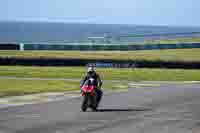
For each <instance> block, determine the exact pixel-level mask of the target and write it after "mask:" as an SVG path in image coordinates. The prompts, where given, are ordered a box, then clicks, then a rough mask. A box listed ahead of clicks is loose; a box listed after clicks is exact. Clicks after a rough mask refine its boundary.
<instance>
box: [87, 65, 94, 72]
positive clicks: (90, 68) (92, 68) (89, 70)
mask: <svg viewBox="0 0 200 133" xmlns="http://www.w3.org/2000/svg"><path fill="white" fill-rule="evenodd" d="M94 71H95V68H94V67H93V66H90V67H88V69H87V72H94Z"/></svg>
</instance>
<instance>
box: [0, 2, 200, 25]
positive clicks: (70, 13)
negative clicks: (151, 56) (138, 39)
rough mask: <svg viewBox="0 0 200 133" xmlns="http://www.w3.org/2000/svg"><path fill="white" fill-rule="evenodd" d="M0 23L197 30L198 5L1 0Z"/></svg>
mask: <svg viewBox="0 0 200 133" xmlns="http://www.w3.org/2000/svg"><path fill="white" fill-rule="evenodd" d="M0 21H48V22H70V23H71V22H78V23H100V24H137V25H168V26H200V1H199V0H1V1H0Z"/></svg>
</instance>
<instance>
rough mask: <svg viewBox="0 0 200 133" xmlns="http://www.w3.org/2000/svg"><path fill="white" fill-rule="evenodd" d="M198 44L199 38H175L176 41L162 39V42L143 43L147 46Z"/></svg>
mask: <svg viewBox="0 0 200 133" xmlns="http://www.w3.org/2000/svg"><path fill="white" fill-rule="evenodd" d="M199 42H200V38H199V37H193V38H176V39H163V40H153V41H145V44H147V43H153V44H177V43H199Z"/></svg>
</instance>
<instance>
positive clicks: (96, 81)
mask: <svg viewBox="0 0 200 133" xmlns="http://www.w3.org/2000/svg"><path fill="white" fill-rule="evenodd" d="M90 78H93V79H94V85H95V90H96V93H97V103H99V102H100V100H101V97H102V93H103V92H102V90H101V86H102V81H101V78H100V76H99V74H98V73H96V72H95V68H94V66H90V67H88V69H87V74H86V76H85V77H84V79H83V80H82V82H81V85H80V86H81V87H82V86H83V85H84V83H85V81H87V80H88V79H90Z"/></svg>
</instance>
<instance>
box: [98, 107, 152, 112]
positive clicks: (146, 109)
mask: <svg viewBox="0 0 200 133" xmlns="http://www.w3.org/2000/svg"><path fill="white" fill-rule="evenodd" d="M151 110H152V109H149V108H138V109H130V108H127V109H98V111H97V112H135V111H136V112H137V111H151Z"/></svg>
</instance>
